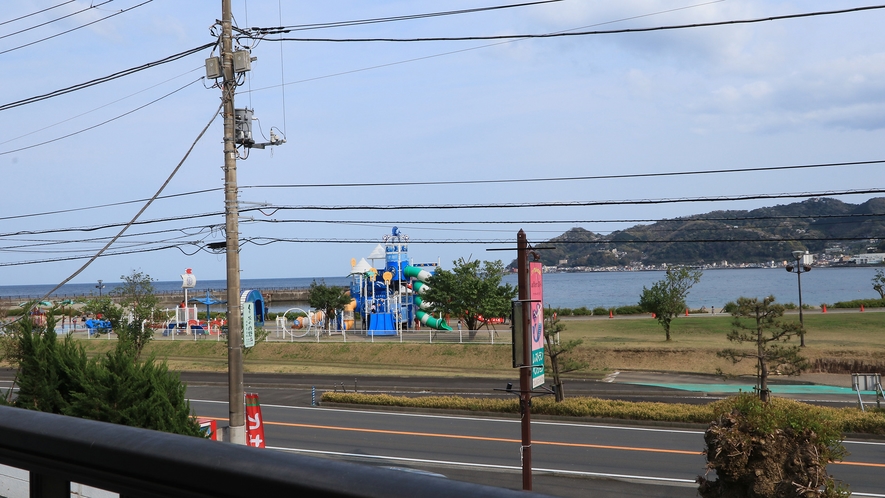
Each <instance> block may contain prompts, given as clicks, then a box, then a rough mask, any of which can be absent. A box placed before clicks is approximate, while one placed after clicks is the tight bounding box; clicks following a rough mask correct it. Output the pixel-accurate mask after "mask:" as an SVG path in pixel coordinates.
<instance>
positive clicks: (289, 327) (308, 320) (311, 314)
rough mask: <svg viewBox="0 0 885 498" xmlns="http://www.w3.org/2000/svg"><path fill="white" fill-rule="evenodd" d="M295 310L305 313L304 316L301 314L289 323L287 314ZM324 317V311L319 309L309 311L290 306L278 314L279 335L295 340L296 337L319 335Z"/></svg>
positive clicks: (277, 328)
mask: <svg viewBox="0 0 885 498" xmlns="http://www.w3.org/2000/svg"><path fill="white" fill-rule="evenodd" d="M293 311H294V312H298V313H299V314H303V315H304V316H299V317H298V318H296V319H294V320H292V322H291V323H289V319H288V318H287V316H286V315H288V314H289V313H290V312H293ZM324 318H325V316H324V313H323V312H322V311H319V310H318V311H308V310H303V309H301V308H289V309H287V310H286V311H284V312H282V313H281V314H279V315H277V318H276V325H277V327H276V330H277V337H278V338H280V337H281V338H283V339H285V338H287V337H288V338H289V339H290V340H294V339H295V338H299V337H304V336H307V335H310V334H313V335H319V334H320V333H321V332H322V329H323V324H324V321H323V319H324Z"/></svg>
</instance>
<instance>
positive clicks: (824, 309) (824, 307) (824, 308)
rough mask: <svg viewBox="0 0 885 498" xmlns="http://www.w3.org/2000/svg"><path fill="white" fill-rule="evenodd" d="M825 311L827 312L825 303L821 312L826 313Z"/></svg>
mask: <svg viewBox="0 0 885 498" xmlns="http://www.w3.org/2000/svg"><path fill="white" fill-rule="evenodd" d="M826 312H827V305H826V304H825V305H823V311H822V313H826Z"/></svg>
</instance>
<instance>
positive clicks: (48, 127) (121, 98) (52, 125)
mask: <svg viewBox="0 0 885 498" xmlns="http://www.w3.org/2000/svg"><path fill="white" fill-rule="evenodd" d="M203 68H204V67H203V66H200V67H197V68H195V69H191V70H190V71H188V72H186V73H182V74H179V75H178V76H173V77H172V78H169V79H167V80H164V81H161V82H159V83H156V84H154V85H151V86H149V87H147V88H143V89H141V90H139V91H137V92H133V93H130V94H129V95H127V96H125V97H120V98H119V99H116V100H112V101H110V102H108V103H106V104H103V105H100V106H98V107H94V108H92V109H90V110H88V111H86V112H81V113H80V114H77V115H75V116H71V117H69V118H66V119H63V120H61V121H57V122H55V123H53V124H51V125H46V126H44V127H43V128H38V129H36V130H33V131H29V132H27V133H23V134H21V135H18V136H16V137H12V138H7V139H6V140H3V141H0V145H3V144H6V143H9V142H14V141H16V140H18V139H20V138H24V137H27V136H29V135H33V134H34V133H40V132H41V131H44V130H48V129H50V128H53V127H55V126H58V125H60V124H64V123H67V122H68V121H73V120H75V119H77V118H81V117H83V116H85V115H87V114H91V113H93V112H96V111H98V110H99V109H104V108H105V107H108V106H111V105H113V104H116V103H118V102H122V101H124V100H126V99H128V98H130V97H134V96H136V95H138V94H140V93H144V92H146V91H148V90H151V89H153V88H156V87H158V86H160V85H163V84H165V83H169V82H170V81H173V80H176V79H178V78H181V77H182V76H185V75H187V74H189V73H192V72H194V71H199V70H202V69H203Z"/></svg>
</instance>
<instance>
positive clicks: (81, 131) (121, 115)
mask: <svg viewBox="0 0 885 498" xmlns="http://www.w3.org/2000/svg"><path fill="white" fill-rule="evenodd" d="M202 79H203V76H200V77H199V78H197V79H195V80H194V81H191V82H190V83H188V84H186V85H184V86H182V87H179V88H178V89H176V90H172V91H171V92H169V93H167V94H166V95H163V96H162V97H158V98H156V99H154V100H152V101H150V102H148V103H147V104H144V105H141V106H138V107H136V108H135V109H132V110H130V111H127V112H124V113H123V114H120V115H118V116H115V117H113V118H111V119H108V120H105V121H102V122H101V123H98V124H95V125H92V126H89V127H86V128H83V129H81V130H77V131H75V132H72V133H68V134H67V135H62V136H60V137H56V138H53V139H51V140H46V141H43V142H40V143H36V144H31V145H28V146H25V147H19V148H18V149H11V150H7V151H3V152H0V156H5V155H6V154H12V153H14V152H19V151H23V150H27V149H33V148H35V147H40V146H41V145H46V144H51V143H53V142H58V141H59V140H64V139H65V138H70V137H73V136H75V135H79V134H81V133H84V132H87V131H89V130H94V129H95V128H98V127H100V126H104V125H106V124H108V123H112V122H114V121H116V120H118V119H120V118H123V117H126V116H128V115H130V114H132V113H134V112H137V111H140V110H142V109H144V108H145V107H148V106H150V105H152V104H156V103H157V102H159V101H161V100H163V99H165V98H166V97H169V96H171V95H174V94H176V93H178V92H180V91H181V90H184V89H185V88H187V87H189V86H191V85H193V84H194V83H196V82H198V81H200V80H202Z"/></svg>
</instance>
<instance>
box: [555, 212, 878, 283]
mask: <svg viewBox="0 0 885 498" xmlns="http://www.w3.org/2000/svg"><path fill="white" fill-rule="evenodd" d="M544 245H552V246H556V249H549V250H544V251H541V257H542V261H543V263H544V264H545V265H549V266H554V265H557V264H558V265H559V266H564V267H576V266H591V267H600V266H629V265H636V264H643V265H660V264H664V263H668V264H712V263H720V262H722V261H728V262H729V263H761V262H765V261H772V260H775V261H781V260H783V259H785V258H786V257H787V256H788V255H789V254H790V252H791V251H794V250H797V249H798V250H808V251H809V252H812V253H822V252H824V251H825V249H827V248H831V250H832V252H837V251H839V250H841V252H844V253H845V254H856V253H862V252H867V250H868V249H874V250H876V251H877V252H885V198H875V199H870V200H869V201H867V202H864V203H863V204H849V203H845V202H842V201H839V200H836V199H828V198H817V199H809V200H806V201H803V202H796V203H793V204H786V205H778V206H773V207H765V208H759V209H754V210H752V211H713V212H710V213H706V214H699V215H694V216H689V217H684V218H675V219H669V220H662V221H659V222H656V223H653V224H650V225H636V226H633V227H631V228H628V229H626V230H622V231H616V232H612V233H611V234H609V235H601V234H596V233H593V232H590V231H588V230H584V229H582V228H573V229H571V230H569V231H567V232H565V233H564V234H562V235H560V236H558V237H555V238H553V239H550V240H549V241H547V242H546V243H545V244H544ZM837 248H839V249H837ZM561 261H565V263H564V264H559V263H560V262H561Z"/></svg>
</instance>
